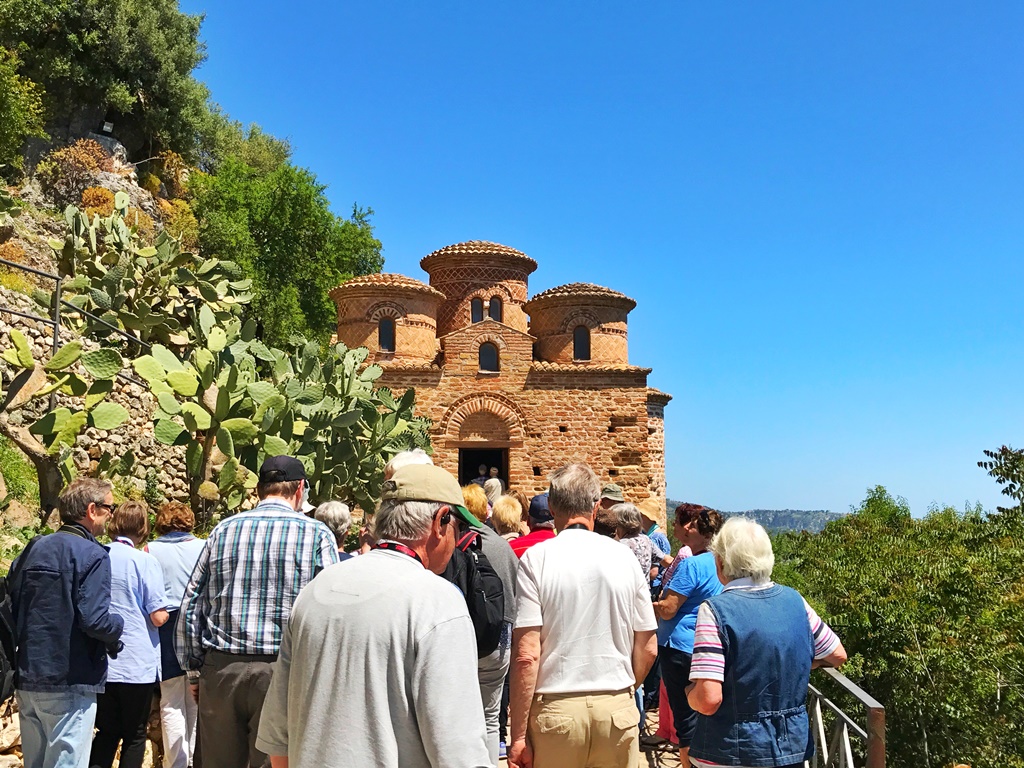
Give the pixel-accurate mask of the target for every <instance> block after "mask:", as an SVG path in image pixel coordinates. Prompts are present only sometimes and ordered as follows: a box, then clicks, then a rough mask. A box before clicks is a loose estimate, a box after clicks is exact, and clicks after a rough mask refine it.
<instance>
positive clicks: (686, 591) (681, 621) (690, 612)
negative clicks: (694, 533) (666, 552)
mask: <svg viewBox="0 0 1024 768" xmlns="http://www.w3.org/2000/svg"><path fill="white" fill-rule="evenodd" d="M665 589H667V590H669V591H672V592H675V593H676V594H678V595H683V596H684V597H685V598H686V600H684V601H683V604H682V605H681V606H680V607H679V610H678V611H677V612H676V615H675V616H673V617H672V618H671V619H668V620H667V621H666V620H665V619H658V645H665V646H668V647H669V648H675V649H676V650H677V651H683V652H684V653H693V632H694V629H695V628H696V626H697V609H698V608H700V605H701V603H703V602H704V601H705V600H707V599H708V598H709V597H714V596H715V595H717V594H718V593H719V592H721V591H722V582H720V581H719V580H718V571H716V570H715V556H714V555H713V554H711V553H710V552H704V553H703V554H700V555H696V556H695V557H688V558H686V559H685V560H683V561H682V562H681V563H680V564H679V567H677V568H676V572H675V573H673V574H672V580H671V581H670V582H669V583H668V584H666V585H665Z"/></svg>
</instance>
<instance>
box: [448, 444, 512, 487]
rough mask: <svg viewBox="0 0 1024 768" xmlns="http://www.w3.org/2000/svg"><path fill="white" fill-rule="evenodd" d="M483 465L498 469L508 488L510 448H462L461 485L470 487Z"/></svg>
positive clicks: (460, 461) (499, 475) (460, 450)
mask: <svg viewBox="0 0 1024 768" xmlns="http://www.w3.org/2000/svg"><path fill="white" fill-rule="evenodd" d="M481 464H484V465H486V466H487V469H488V470H490V468H491V467H497V468H498V477H500V478H501V480H502V482H503V483H504V484H505V487H506V488H507V487H508V448H460V449H459V484H460V485H468V484H469V483H471V482H473V480H474V479H475V478H476V477H477V475H478V474H479V467H480V465H481Z"/></svg>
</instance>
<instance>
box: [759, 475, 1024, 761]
mask: <svg viewBox="0 0 1024 768" xmlns="http://www.w3.org/2000/svg"><path fill="white" fill-rule="evenodd" d="M774 542H775V548H776V563H777V565H776V572H775V578H776V579H777V580H778V581H780V582H782V583H786V584H789V585H790V586H793V587H795V588H796V589H798V590H800V591H801V592H802V593H803V594H804V596H805V597H806V598H807V599H808V600H809V601H810V602H811V603H812V604H813V605H815V607H816V608H817V609H818V610H819V612H820V613H821V614H822V616H823V617H824V618H825V619H826V620H827V621H828V622H829V623H830V624H831V625H832V627H833V628H834V629H835V630H836V631H837V632H838V634H839V635H840V637H841V638H842V640H843V643H844V644H845V645H846V648H847V650H848V651H849V652H850V662H849V664H848V666H847V668H844V670H843V671H844V673H846V674H847V675H848V676H849V677H851V678H852V679H853V680H854V681H856V682H857V683H858V684H859V685H860V686H861V687H863V688H864V689H865V690H866V691H868V692H869V693H871V695H873V696H875V697H876V698H877V699H879V700H880V701H881V702H882V703H883V704H884V705H885V707H886V721H887V730H888V737H887V745H888V757H889V764H890V765H892V766H895V768H904V767H905V768H911V766H927V767H928V768H945V767H946V766H949V765H950V764H951V763H956V762H964V763H968V764H970V765H972V766H974V768H996V766H1001V767H1009V768H1020V766H1024V736H1021V735H1019V733H1018V732H1019V729H1016V728H1014V727H1013V725H1012V724H1013V723H1014V722H1019V721H1020V720H1021V718H1022V717H1024V645H1022V641H1024V637H1022V630H1024V544H1022V542H1024V525H1022V523H1021V519H1020V517H1019V516H1015V517H1007V516H1006V515H1005V514H995V515H985V514H984V512H983V511H982V509H981V508H980V507H968V508H967V509H965V510H964V511H963V512H959V511H957V510H955V509H952V508H949V507H945V508H938V507H935V508H933V509H932V510H930V511H929V513H928V515H927V516H925V517H924V518H923V519H915V518H913V517H912V516H911V514H910V510H909V507H908V506H907V504H906V502H905V501H903V500H902V499H899V498H894V497H893V496H892V495H891V494H889V493H888V492H887V491H886V490H885V489H884V488H882V487H876V488H874V489H870V490H869V491H868V495H867V498H866V499H865V500H864V502H863V503H862V504H861V506H860V507H859V508H858V509H856V510H854V514H852V515H849V516H847V517H845V518H844V519H842V520H839V521H836V522H832V523H830V524H829V525H828V526H827V527H826V528H825V530H824V531H823V532H822V533H820V534H816V535H811V534H782V535H779V536H776V537H775V539H774Z"/></svg>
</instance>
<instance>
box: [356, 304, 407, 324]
mask: <svg viewBox="0 0 1024 768" xmlns="http://www.w3.org/2000/svg"><path fill="white" fill-rule="evenodd" d="M405 315H406V311H405V307H403V306H402V305H401V304H398V303H396V302H394V301H378V302H377V303H376V304H374V305H373V306H372V307H370V308H369V309H368V310H366V319H367V320H369V321H370V322H372V323H376V322H377V321H378V320H380V319H381V318H382V317H390V318H391V319H392V320H401V319H402V318H404V317H405Z"/></svg>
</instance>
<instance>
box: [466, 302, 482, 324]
mask: <svg viewBox="0 0 1024 768" xmlns="http://www.w3.org/2000/svg"><path fill="white" fill-rule="evenodd" d="M469 312H470V314H471V315H472V319H473V322H474V323H479V322H480V321H481V320H483V319H484V300H483V299H473V300H472V301H471V302H469Z"/></svg>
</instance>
